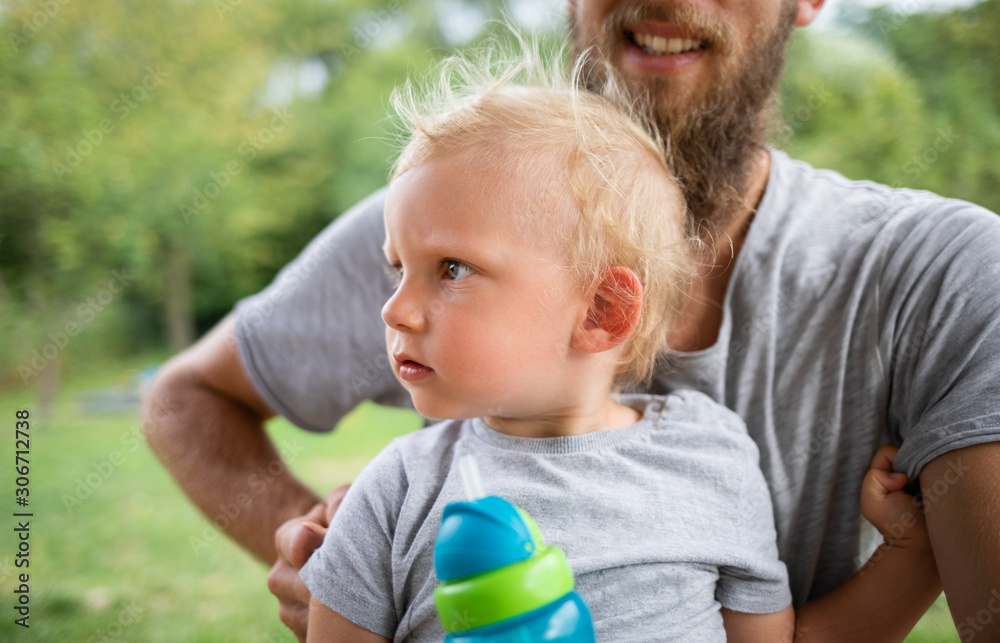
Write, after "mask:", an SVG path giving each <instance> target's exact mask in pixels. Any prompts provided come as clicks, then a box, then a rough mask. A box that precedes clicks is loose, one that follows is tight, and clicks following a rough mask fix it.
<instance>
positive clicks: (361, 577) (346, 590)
mask: <svg viewBox="0 0 1000 643" xmlns="http://www.w3.org/2000/svg"><path fill="white" fill-rule="evenodd" d="M406 489H407V483H406V473H405V469H404V468H403V463H402V458H401V457H400V453H399V449H398V448H397V446H396V444H395V443H391V444H390V445H389V446H388V447H386V448H385V449H384V450H383V451H382V452H381V453H379V454H378V455H377V456H376V457H375V459H374V460H372V461H371V462H370V463H369V464H368V466H366V467H365V468H364V470H362V472H361V474H359V475H358V477H357V479H356V480H355V481H354V483H353V484H352V485H351V488H350V489H349V490H348V491H347V495H345V496H344V499H343V501H342V502H341V504H340V507H339V508H338V509H337V513H336V514H334V516H333V521H332V522H331V523H330V529H329V531H327V534H326V538H325V539H324V540H323V544H322V545H321V546H320V548H319V549H317V550H316V551H315V552H314V553H313V555H312V556H311V557H310V558H309V560H308V562H306V564H305V566H304V567H303V568H302V570H301V571H300V572H299V575H300V576H301V578H302V580H303V581H304V582H305V584H306V586H307V587H308V588H309V591H311V592H312V594H313V595H314V596H315V597H316V598H317V599H319V600H320V601H321V602H322V603H323V604H324V605H326V606H327V607H329V608H330V609H332V610H333V611H335V612H337V613H338V614H340V615H341V616H343V617H344V618H346V619H348V620H349V621H351V622H353V623H356V624H357V625H360V626H361V627H363V628H365V629H366V630H368V631H370V632H375V633H376V634H381V635H382V636H386V637H388V638H390V639H391V638H393V635H394V634H395V633H396V628H397V626H398V616H397V606H396V602H395V594H394V592H393V576H392V541H393V537H394V535H395V531H396V520H397V518H398V516H399V512H400V508H401V507H402V504H403V500H404V499H405V497H406Z"/></svg>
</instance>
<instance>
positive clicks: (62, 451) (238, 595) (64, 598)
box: [0, 361, 959, 643]
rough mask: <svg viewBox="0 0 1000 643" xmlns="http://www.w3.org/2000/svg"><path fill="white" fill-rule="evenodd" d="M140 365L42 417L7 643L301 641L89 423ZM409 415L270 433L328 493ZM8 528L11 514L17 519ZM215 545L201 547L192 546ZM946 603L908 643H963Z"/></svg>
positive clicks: (172, 490)
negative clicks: (101, 399) (21, 589)
mask: <svg viewBox="0 0 1000 643" xmlns="http://www.w3.org/2000/svg"><path fill="white" fill-rule="evenodd" d="M138 365H141V364H140V362H138V361H136V362H133V363H131V364H129V363H125V364H105V365H98V366H95V367H93V368H92V369H91V370H89V371H85V372H80V373H78V374H77V375H76V376H75V377H73V378H71V379H69V380H68V381H66V382H65V383H64V389H63V391H62V393H61V395H60V398H59V401H58V404H57V407H56V409H55V413H54V415H53V417H52V418H51V419H49V420H47V421H45V422H39V421H37V418H35V417H32V428H31V429H30V434H31V456H30V459H31V465H30V466H31V475H30V491H31V496H30V497H29V500H30V505H29V507H28V508H27V509H28V510H30V511H32V512H33V513H34V516H33V517H32V518H30V523H31V524H30V541H29V542H30V567H28V568H26V569H25V568H21V569H18V568H15V567H14V561H15V558H14V553H15V552H16V551H17V540H16V535H15V533H14V531H13V528H14V527H15V526H16V525H15V524H14V523H13V521H14V518H12V517H8V518H7V519H6V522H5V523H4V525H3V528H2V529H0V532H2V536H0V594H2V596H3V597H4V599H3V605H4V609H3V618H2V619H0V640H4V641H8V640H17V641H22V640H23V641H81V642H83V643H91V642H93V643H97V642H103V641H149V642H159V641H194V642H201V641H204V642H206V643H208V642H213V643H214V642H218V641H245V642H250V643H253V642H266V643H274V642H278V641H294V637H293V636H292V635H291V634H290V633H289V632H288V631H287V630H286V629H285V628H284V627H283V626H282V625H281V623H280V621H279V620H278V618H277V602H276V600H275V599H274V598H273V597H272V596H271V595H270V593H268V591H267V587H266V584H265V578H266V576H267V569H266V568H265V567H264V566H263V565H261V564H259V563H257V562H256V561H255V560H254V559H253V558H251V556H250V555H248V554H247V553H245V552H244V551H243V550H242V549H240V548H239V547H238V546H236V545H234V544H233V543H232V542H231V541H229V540H227V539H226V538H225V537H223V536H221V535H218V534H217V533H216V532H214V531H213V530H211V529H209V530H207V531H206V525H207V524H208V523H207V522H206V521H205V520H204V519H203V518H202V516H201V514H199V513H198V512H197V511H196V510H195V509H194V508H193V507H192V506H191V505H189V504H188V503H187V502H186V501H185V500H184V498H183V496H182V495H181V493H180V491H179V490H178V488H177V487H176V485H175V484H174V482H173V480H172V479H171V478H170V477H169V476H168V475H167V473H166V472H165V471H164V469H163V468H162V467H161V466H160V465H159V463H158V462H157V460H156V459H155V458H154V457H153V455H152V454H151V452H150V451H149V449H148V447H147V446H146V445H145V443H144V441H142V439H141V433H140V431H139V418H138V414H137V412H135V411H126V412H111V411H105V412H99V413H94V412H85V411H84V405H83V404H81V401H80V400H81V399H83V398H82V397H81V396H82V394H83V393H84V392H85V391H86V390H94V389H103V388H107V387H114V386H121V387H125V386H127V385H129V383H130V382H132V381H133V379H134V373H135V372H136V368H135V367H136V366H138ZM33 404H34V400H33V398H32V397H31V395H30V393H29V392H27V391H20V392H14V393H12V394H5V395H4V396H3V397H2V398H0V425H5V426H7V427H8V428H7V435H8V436H10V437H9V438H8V439H7V440H5V441H4V444H3V446H2V448H3V458H2V460H0V462H3V463H5V465H4V466H5V469H6V471H5V473H4V475H3V477H2V486H0V498H6V499H9V500H6V501H4V502H5V504H6V506H7V507H10V508H12V509H13V497H14V488H15V487H14V485H15V483H14V476H13V475H12V473H13V472H12V467H13V462H14V453H13V452H14V422H15V417H14V414H15V411H16V410H17V409H19V408H28V409H32V408H33ZM420 424H421V422H420V419H419V418H418V417H416V416H415V415H414V414H412V413H408V412H404V411H398V410H390V409H381V408H378V407H376V406H374V405H363V406H361V407H359V408H358V409H357V410H356V411H355V412H354V413H352V414H351V415H350V416H348V417H347V418H345V419H344V421H343V422H342V423H341V425H340V426H339V427H338V429H337V431H335V432H334V433H333V434H332V435H322V436H317V435H313V434H309V433H306V432H304V431H300V430H298V429H296V428H295V427H293V426H291V425H289V424H288V423H287V422H286V421H284V420H281V419H279V420H275V421H272V422H271V423H269V425H268V431H269V433H270V434H271V436H272V438H273V439H274V440H275V442H276V443H277V444H278V445H282V444H284V445H287V446H289V447H291V449H292V450H294V451H301V455H299V456H297V457H296V458H295V460H294V462H293V463H292V465H291V467H292V469H293V470H294V471H295V472H296V473H297V474H298V475H299V476H300V477H301V478H302V479H303V480H305V481H306V482H307V483H308V484H310V485H311V486H312V487H313V488H314V489H316V490H317V492H318V493H320V494H321V495H323V494H324V493H325V491H327V490H329V489H330V488H331V487H333V486H335V485H337V484H340V483H342V482H348V481H350V480H352V479H353V478H354V476H356V475H357V473H358V472H359V471H360V470H361V468H362V467H363V466H364V465H365V463H366V462H367V461H368V460H369V459H370V458H371V457H372V455H374V454H375V453H376V452H377V451H378V450H379V449H381V448H382V447H383V446H384V445H385V444H387V443H388V442H389V441H390V440H391V439H392V438H393V437H395V436H396V435H400V434H403V433H406V432H408V431H412V430H414V429H415V428H417V427H419V426H420ZM8 516H10V514H8ZM193 538H194V539H199V538H200V539H203V540H204V541H206V542H207V545H206V546H204V547H201V548H198V549H197V551H196V548H195V547H193V546H192V544H191V543H192V539H193ZM25 571H26V572H27V573H28V574H29V575H30V578H29V583H28V585H29V586H30V588H31V594H30V597H31V603H30V607H31V617H30V620H29V622H30V625H31V627H30V629H28V630H25V629H23V628H21V627H19V626H16V625H14V623H13V620H14V612H13V610H12V609H11V605H12V603H13V600H14V599H13V597H14V596H15V594H14V590H15V588H16V587H17V586H18V585H19V581H18V579H17V574H19V573H22V572H25ZM958 640H959V639H958V635H957V634H956V633H955V629H954V626H953V625H952V623H951V619H950V617H949V615H948V610H947V606H946V605H945V604H944V602H943V599H942V600H939V601H938V603H937V604H936V605H935V606H934V607H933V608H932V610H931V611H930V612H928V615H927V616H925V617H924V619H923V620H922V621H921V623H920V625H919V626H918V629H917V630H915V631H914V633H913V634H911V636H910V637H909V638H908V639H907V641H908V642H910V643H940V642H950V641H958Z"/></svg>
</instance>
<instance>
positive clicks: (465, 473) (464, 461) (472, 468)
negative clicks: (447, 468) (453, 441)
mask: <svg viewBox="0 0 1000 643" xmlns="http://www.w3.org/2000/svg"><path fill="white" fill-rule="evenodd" d="M458 472H459V473H460V474H461V475H462V483H463V484H464V485H465V495H466V497H468V499H469V500H478V499H479V498H483V497H485V496H486V490H485V489H483V478H482V476H480V475H479V465H478V464H476V456H474V455H463V456H462V457H461V458H459V459H458Z"/></svg>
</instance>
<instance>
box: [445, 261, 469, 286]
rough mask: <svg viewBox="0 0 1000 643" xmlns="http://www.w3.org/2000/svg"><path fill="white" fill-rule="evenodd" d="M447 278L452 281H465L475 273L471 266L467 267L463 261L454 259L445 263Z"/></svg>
mask: <svg viewBox="0 0 1000 643" xmlns="http://www.w3.org/2000/svg"><path fill="white" fill-rule="evenodd" d="M444 267H445V276H447V277H448V279H451V280H452V281H457V280H459V279H465V278H466V277H468V276H469V275H471V274H473V273H474V272H475V271H474V270H473V269H472V268H470V267H469V266H467V265H465V264H464V263H462V262H461V261H455V260H454V259H448V260H446V261H445V262H444Z"/></svg>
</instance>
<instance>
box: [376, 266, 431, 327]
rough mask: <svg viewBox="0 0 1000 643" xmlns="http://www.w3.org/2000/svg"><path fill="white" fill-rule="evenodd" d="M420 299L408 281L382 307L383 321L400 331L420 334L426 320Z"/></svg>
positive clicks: (404, 281)
mask: <svg viewBox="0 0 1000 643" xmlns="http://www.w3.org/2000/svg"><path fill="white" fill-rule="evenodd" d="M419 301H420V297H419V296H418V293H416V292H414V288H413V287H410V286H409V285H408V284H407V283H406V280H405V279H404V280H403V283H401V284H400V285H399V287H398V288H397V289H396V292H394V293H393V294H392V297H389V301H387V302H385V306H382V321H384V322H385V323H386V325H387V326H388V327H389V328H391V329H393V330H398V331H409V332H419V331H421V330H423V328H424V325H425V319H424V314H423V311H422V310H421V308H420V305H419Z"/></svg>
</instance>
